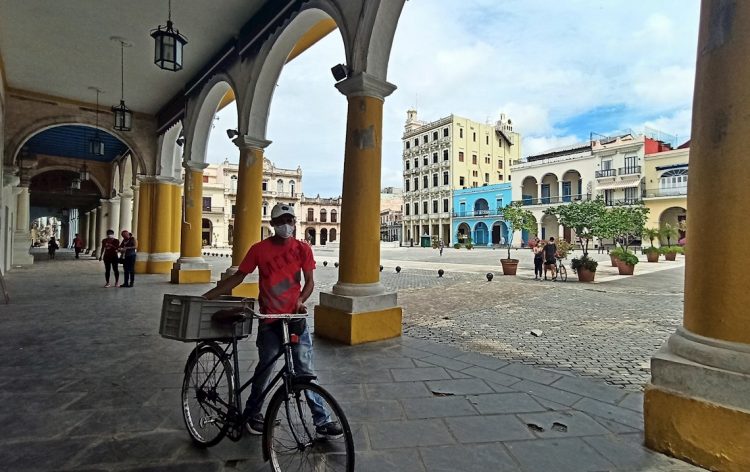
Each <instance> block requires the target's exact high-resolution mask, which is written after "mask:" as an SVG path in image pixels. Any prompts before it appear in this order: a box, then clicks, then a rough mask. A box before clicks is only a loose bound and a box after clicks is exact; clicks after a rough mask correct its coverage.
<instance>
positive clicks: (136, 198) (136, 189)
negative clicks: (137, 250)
mask: <svg viewBox="0 0 750 472" xmlns="http://www.w3.org/2000/svg"><path fill="white" fill-rule="evenodd" d="M130 189H131V190H133V216H132V218H133V219H132V222H131V223H130V226H131V228H130V232H131V233H133V235H134V236H135V237H136V241H137V240H138V206H139V203H140V186H138V185H133V186H132V187H130Z"/></svg>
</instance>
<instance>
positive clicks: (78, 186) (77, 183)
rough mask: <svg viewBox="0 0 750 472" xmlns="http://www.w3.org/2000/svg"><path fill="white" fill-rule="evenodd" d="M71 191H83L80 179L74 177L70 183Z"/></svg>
mask: <svg viewBox="0 0 750 472" xmlns="http://www.w3.org/2000/svg"><path fill="white" fill-rule="evenodd" d="M70 189H71V190H81V179H79V178H78V177H73V180H72V181H71V182H70Z"/></svg>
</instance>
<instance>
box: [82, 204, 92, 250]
mask: <svg viewBox="0 0 750 472" xmlns="http://www.w3.org/2000/svg"><path fill="white" fill-rule="evenodd" d="M90 217H91V216H90V215H89V212H86V213H83V214H82V215H81V239H83V253H84V254H86V253H87V252H88V251H89V218H90Z"/></svg>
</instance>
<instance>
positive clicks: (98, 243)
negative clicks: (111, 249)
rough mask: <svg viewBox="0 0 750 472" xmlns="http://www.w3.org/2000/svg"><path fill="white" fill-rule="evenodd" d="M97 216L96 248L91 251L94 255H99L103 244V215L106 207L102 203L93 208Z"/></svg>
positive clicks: (95, 227) (94, 235) (95, 230)
mask: <svg viewBox="0 0 750 472" xmlns="http://www.w3.org/2000/svg"><path fill="white" fill-rule="evenodd" d="M91 211H92V213H94V216H95V218H96V224H95V225H94V234H93V237H94V250H93V251H91V255H92V256H93V257H99V250H100V249H101V245H102V239H104V238H103V237H102V215H103V214H104V208H102V206H101V205H99V206H98V207H96V208H95V209H93V210H91Z"/></svg>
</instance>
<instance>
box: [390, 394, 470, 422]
mask: <svg viewBox="0 0 750 472" xmlns="http://www.w3.org/2000/svg"><path fill="white" fill-rule="evenodd" d="M401 404H402V405H403V407H404V412H405V413H406V417H407V418H409V419H417V418H445V417H448V416H466V415H476V414H477V411H476V410H475V409H474V408H473V407H472V406H471V403H469V401H468V400H467V399H466V398H464V397H434V398H406V399H403V400H401Z"/></svg>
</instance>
